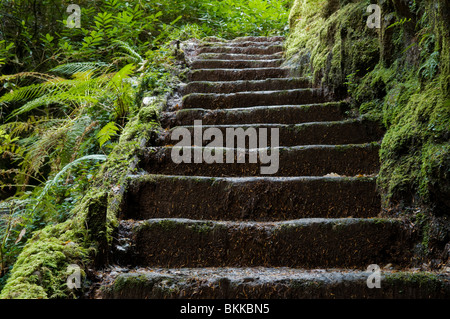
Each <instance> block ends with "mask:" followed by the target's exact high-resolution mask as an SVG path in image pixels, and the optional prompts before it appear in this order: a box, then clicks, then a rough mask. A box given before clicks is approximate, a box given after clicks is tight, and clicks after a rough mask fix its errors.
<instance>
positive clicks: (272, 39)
mask: <svg viewBox="0 0 450 319" xmlns="http://www.w3.org/2000/svg"><path fill="white" fill-rule="evenodd" d="M285 40H286V38H285V37H283V36H273V37H252V36H249V37H240V38H236V39H233V40H231V41H229V42H231V43H236V42H237V43H239V42H248V41H252V42H284V41H285Z"/></svg>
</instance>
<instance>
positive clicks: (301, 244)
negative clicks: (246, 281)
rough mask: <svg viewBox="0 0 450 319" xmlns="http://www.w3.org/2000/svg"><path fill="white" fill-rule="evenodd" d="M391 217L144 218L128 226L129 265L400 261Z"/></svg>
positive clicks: (333, 264) (307, 265)
mask: <svg viewBox="0 0 450 319" xmlns="http://www.w3.org/2000/svg"><path fill="white" fill-rule="evenodd" d="M401 232H402V228H401V226H400V225H399V224H397V223H394V222H387V221H383V222H379V223H378V222H375V221H371V220H370V221H367V220H366V221H364V220H358V221H356V222H352V223H349V222H342V223H341V222H319V223H306V224H298V225H296V224H293V225H289V224H285V223H282V224H281V225H270V224H269V225H268V226H261V225H257V224H254V223H248V224H244V225H242V224H237V223H233V224H228V223H212V222H209V223H208V222H191V221H186V222H174V221H173V220H164V221H162V222H160V221H157V220H150V221H148V222H144V223H143V224H141V225H139V226H138V227H135V228H134V229H133V230H132V233H133V235H132V243H133V247H134V251H133V254H134V256H136V257H135V259H134V260H135V265H137V266H145V267H168V268H177V267H255V266H263V267H293V268H295V267H302V268H308V269H310V268H316V267H319V268H329V267H367V266H368V265H370V264H381V265H383V264H387V263H396V264H397V263H403V262H404V260H403V258H405V256H401V258H400V259H399V257H398V256H395V257H394V256H392V255H391V252H392V250H394V251H395V248H399V246H400V245H401V244H402V242H401V240H400V238H399V237H400V236H399V234H401ZM406 254H407V253H406Z"/></svg>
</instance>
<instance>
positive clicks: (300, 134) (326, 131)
mask: <svg viewBox="0 0 450 319" xmlns="http://www.w3.org/2000/svg"><path fill="white" fill-rule="evenodd" d="M211 127H215V126H211ZM185 128H187V129H188V130H189V132H190V135H191V138H192V137H194V135H195V128H194V126H186V127H185ZM209 128H210V127H208V126H205V125H203V126H202V132H203V133H202V136H203V135H204V132H205V130H207V129H209ZM216 128H218V129H219V130H220V131H221V132H222V135H223V136H224V139H223V140H224V141H225V140H226V136H227V135H229V134H231V133H229V132H227V129H233V130H234V131H233V130H231V131H233V132H237V131H236V130H237V129H238V128H242V129H243V130H244V132H247V131H248V129H249V128H254V129H256V131H257V132H261V131H260V129H262V128H267V132H269V134H270V133H272V132H275V131H273V130H274V129H277V128H278V130H279V131H278V134H279V141H278V142H279V146H301V145H345V144H364V143H370V142H372V141H378V140H380V139H381V138H382V136H383V132H382V130H381V128H379V126H378V125H377V124H375V123H361V122H359V121H348V122H336V123H332V122H324V123H314V124H309V123H305V124H300V125H292V126H281V125H273V126H269V125H268V126H265V125H264V124H261V125H252V126H245V125H242V126H235V127H228V126H216ZM176 129H177V128H174V130H176ZM231 131H230V132H231ZM171 132H172V131H170V132H169V133H168V134H167V135H166V136H165V137H162V138H163V142H162V143H163V144H165V145H176V144H177V143H178V140H172V135H171ZM227 133H228V134H227ZM269 136H270V135H269ZM202 142H203V145H201V146H207V145H208V144H209V143H210V141H207V140H203V141H202ZM196 146H200V145H196ZM268 146H274V145H271V144H270V141H268Z"/></svg>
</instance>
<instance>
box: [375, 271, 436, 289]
mask: <svg viewBox="0 0 450 319" xmlns="http://www.w3.org/2000/svg"><path fill="white" fill-rule="evenodd" d="M382 285H389V286H392V287H395V288H396V289H398V290H399V293H402V292H403V290H402V289H408V288H409V289H411V287H417V288H420V289H424V290H429V291H430V292H431V291H436V290H439V289H441V288H443V287H444V283H443V281H442V280H440V279H439V277H438V276H437V275H435V274H433V273H426V272H420V273H408V272H399V273H393V274H386V275H385V277H384V279H383V282H382Z"/></svg>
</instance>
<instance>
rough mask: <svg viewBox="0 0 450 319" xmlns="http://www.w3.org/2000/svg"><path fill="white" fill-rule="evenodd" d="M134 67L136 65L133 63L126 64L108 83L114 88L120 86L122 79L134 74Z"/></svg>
mask: <svg viewBox="0 0 450 319" xmlns="http://www.w3.org/2000/svg"><path fill="white" fill-rule="evenodd" d="M134 68H135V65H134V64H133V63H130V64H127V65H125V66H124V67H123V68H122V69H120V71H118V72H116V73H115V74H114V76H113V77H112V78H111V80H110V81H109V84H108V85H109V86H110V87H112V88H119V87H120V86H121V84H122V81H123V80H124V79H126V78H128V77H130V75H131V74H133V70H134Z"/></svg>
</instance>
